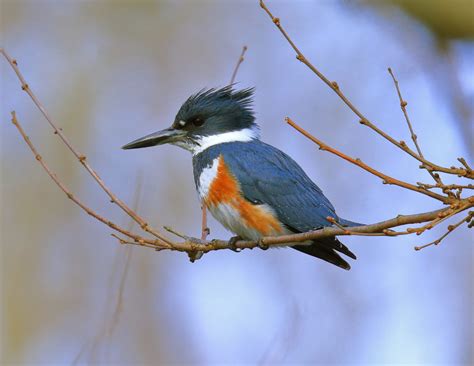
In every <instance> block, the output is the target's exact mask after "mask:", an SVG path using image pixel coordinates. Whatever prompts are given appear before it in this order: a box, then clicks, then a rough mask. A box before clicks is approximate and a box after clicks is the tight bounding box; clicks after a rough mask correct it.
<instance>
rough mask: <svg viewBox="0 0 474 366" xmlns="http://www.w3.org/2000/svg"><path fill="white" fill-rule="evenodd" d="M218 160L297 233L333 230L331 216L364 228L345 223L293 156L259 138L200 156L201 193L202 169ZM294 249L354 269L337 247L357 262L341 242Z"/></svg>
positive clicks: (248, 196)
mask: <svg viewBox="0 0 474 366" xmlns="http://www.w3.org/2000/svg"><path fill="white" fill-rule="evenodd" d="M219 156H222V157H223V158H224V161H225V162H226V165H227V166H228V168H229V170H230V171H231V172H232V173H233V174H234V175H235V177H236V179H237V181H238V182H239V183H240V187H241V189H242V193H243V196H244V197H245V198H246V199H247V200H249V201H250V202H252V203H253V204H255V205H261V204H267V205H269V206H270V207H271V208H273V209H274V210H275V212H276V214H277V216H278V219H279V220H280V221H281V222H282V223H283V224H284V225H285V227H286V228H288V229H289V230H290V231H292V232H294V233H302V232H306V231H310V230H315V229H320V228H323V227H325V226H330V224H329V222H328V220H327V217H328V216H329V217H333V218H334V219H336V220H337V221H338V222H340V223H341V224H342V225H345V226H353V225H359V224H357V223H352V222H350V221H347V220H344V219H340V218H339V217H338V216H337V214H336V211H335V209H334V207H333V205H332V204H331V202H329V200H328V199H327V198H326V197H325V196H324V194H323V192H322V191H321V189H320V188H319V187H318V186H317V185H316V184H315V183H314V182H313V181H312V180H311V179H310V178H309V177H308V176H307V175H306V173H305V172H304V171H303V169H301V167H300V166H299V165H298V164H297V163H296V162H295V161H294V160H293V159H292V158H290V157H289V156H288V155H287V154H285V153H284V152H282V151H280V150H278V149H277V148H275V147H273V146H271V145H268V144H265V143H264V142H262V141H260V140H254V141H251V142H228V143H222V144H218V145H213V146H211V147H209V148H208V149H206V150H204V151H203V152H202V153H200V154H197V155H195V156H194V157H193V172H194V182H195V184H196V188H197V189H199V187H198V186H199V177H200V175H201V172H202V170H203V169H204V168H206V167H208V166H209V163H210V162H212V161H214V159H216V158H218V157H219ZM293 248H295V249H298V250H300V251H302V252H305V253H307V254H311V255H313V256H317V257H319V258H321V259H324V260H326V261H329V262H331V263H333V264H336V265H338V266H340V267H342V268H345V269H349V268H350V266H349V264H348V263H347V262H345V261H344V260H343V259H342V258H341V257H339V256H338V255H337V254H336V253H334V252H333V251H332V249H334V250H337V251H339V252H341V253H343V254H345V255H348V256H349V257H351V258H353V259H356V256H355V255H354V254H353V253H352V252H351V251H350V250H349V249H348V248H347V247H346V246H345V245H343V244H342V243H341V242H340V241H339V240H338V239H337V238H327V239H324V240H321V241H317V242H314V243H313V245H312V246H308V245H295V246H293Z"/></svg>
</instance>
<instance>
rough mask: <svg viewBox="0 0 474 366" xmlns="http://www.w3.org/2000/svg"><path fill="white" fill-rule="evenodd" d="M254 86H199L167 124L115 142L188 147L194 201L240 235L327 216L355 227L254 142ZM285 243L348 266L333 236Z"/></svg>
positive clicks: (293, 166)
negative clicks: (170, 122)
mask: <svg viewBox="0 0 474 366" xmlns="http://www.w3.org/2000/svg"><path fill="white" fill-rule="evenodd" d="M253 92H254V89H253V88H248V89H243V90H234V89H233V87H232V86H226V87H224V88H221V89H208V90H201V91H199V92H198V93H197V94H194V95H192V96H191V97H189V98H188V99H187V100H186V101H185V102H184V104H183V105H182V106H181V108H180V109H179V111H178V114H177V115H176V118H175V120H174V123H173V125H172V126H171V127H170V128H167V129H164V130H161V131H158V132H155V133H152V134H150V135H147V136H145V137H142V138H139V139H137V140H135V141H132V142H130V143H129V144H127V145H125V146H123V147H122V148H123V149H138V148H142V147H150V146H155V145H162V144H166V143H169V144H173V145H176V146H179V147H181V148H183V149H186V150H188V151H190V152H191V153H192V154H193V170H194V182H195V184H196V189H197V192H198V195H199V198H200V200H201V202H203V204H205V205H206V207H207V208H208V209H209V211H210V212H211V213H212V215H213V216H214V217H215V218H216V220H217V221H219V222H220V223H221V224H222V225H223V226H225V227H226V228H227V229H228V230H230V231H232V232H233V233H235V234H236V235H237V236H238V237H240V238H242V239H246V240H258V239H259V238H261V237H263V236H277V235H284V234H291V233H301V232H306V231H310V230H315V229H319V228H323V227H325V226H331V224H330V223H329V222H328V221H327V217H328V216H331V217H333V218H334V219H335V220H337V221H338V222H339V223H340V224H341V225H344V226H356V225H361V224H357V223H353V222H351V221H348V220H344V219H341V218H339V217H338V216H337V215H336V212H335V209H334V207H333V205H332V204H331V203H330V202H329V200H328V199H327V198H326V197H325V196H324V194H323V192H322V191H321V189H320V188H319V187H318V186H317V185H316V184H315V183H313V181H311V179H310V178H309V177H308V176H307V175H306V173H305V172H304V171H303V169H301V167H300V166H299V165H298V164H297V163H296V162H295V161H294V160H293V159H292V158H290V157H289V156H288V155H286V154H285V153H283V152H282V151H280V150H278V149H277V148H275V147H273V146H271V145H268V144H266V143H264V142H262V141H260V136H259V127H258V125H257V124H256V122H255V117H254V113H253V110H252V96H253ZM286 245H289V246H291V247H292V248H294V249H296V250H299V251H300V252H303V253H306V254H309V255H311V256H314V257H318V258H320V259H323V260H325V261H327V262H329V263H332V264H334V265H336V266H338V267H341V268H344V269H347V270H348V269H350V265H349V264H348V263H347V262H346V261H345V260H344V259H342V258H341V257H340V256H339V255H338V254H337V253H336V251H337V252H340V253H342V254H345V255H347V256H349V257H351V258H353V259H356V256H355V255H354V254H353V253H352V252H351V251H350V250H349V249H348V248H347V247H346V246H345V245H344V244H342V243H341V242H340V241H339V240H338V239H337V238H336V237H331V238H325V239H321V240H315V241H308V242H304V243H294V245H292V244H286Z"/></svg>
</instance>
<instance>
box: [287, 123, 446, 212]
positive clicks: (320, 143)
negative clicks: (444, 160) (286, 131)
mask: <svg viewBox="0 0 474 366" xmlns="http://www.w3.org/2000/svg"><path fill="white" fill-rule="evenodd" d="M285 120H286V123H288V124H289V125H290V126H291V127H293V128H294V129H295V130H297V131H298V132H299V133H301V134H302V135H303V136H305V137H307V138H308V139H310V140H311V141H313V142H314V143H315V144H317V145H318V146H319V148H320V149H321V150H323V151H328V152H330V153H332V154H334V155H336V156H339V157H340V158H342V159H344V160H346V161H348V162H350V163H352V164H354V165H357V166H358V167H360V168H362V169H364V170H365V171H367V172H369V173H371V174H373V175H375V176H377V177H379V178H381V179H382V181H383V183H384V184H393V185H396V186H399V187H402V188H406V189H409V190H411V191H415V192H418V193H422V194H424V195H427V196H430V197H431V198H434V199H437V200H439V201H441V202H443V203H449V202H450V201H451V200H450V199H449V198H448V197H445V196H442V195H440V194H437V193H434V192H431V191H429V190H426V189H423V188H420V187H417V186H415V185H413V184H410V183H407V182H404V181H401V180H398V179H395V178H393V177H391V176H389V175H387V174H384V173H381V172H379V171H378V170H376V169H374V168H372V167H370V166H369V165H367V164H365V163H364V162H362V160H360V159H354V158H352V157H350V156H348V155H346V154H344V153H342V152H340V151H339V150H336V149H334V148H333V147H331V146H329V145H327V144H326V143H324V142H323V141H321V140H320V139H318V138H316V137H314V136H313V135H312V134H310V133H309V132H308V131H306V130H305V129H303V128H302V127H300V126H299V125H298V124H296V123H295V122H294V121H293V120H292V119H291V118H289V117H286V118H285Z"/></svg>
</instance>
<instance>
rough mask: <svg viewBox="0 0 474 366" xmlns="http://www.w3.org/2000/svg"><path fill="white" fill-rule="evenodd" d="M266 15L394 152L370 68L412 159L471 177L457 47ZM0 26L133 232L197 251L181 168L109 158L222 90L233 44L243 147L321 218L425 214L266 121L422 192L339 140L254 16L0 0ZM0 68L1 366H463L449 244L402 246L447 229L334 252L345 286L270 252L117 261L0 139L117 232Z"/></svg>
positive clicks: (409, 32) (407, 21) (298, 15)
mask: <svg viewBox="0 0 474 366" xmlns="http://www.w3.org/2000/svg"><path fill="white" fill-rule="evenodd" d="M268 6H269V7H270V8H271V9H272V11H273V12H274V14H275V15H276V16H279V17H280V18H281V21H282V24H283V25H284V27H286V29H287V30H288V32H289V33H290V35H291V36H292V37H293V40H294V41H295V42H296V43H297V44H298V45H299V46H300V48H301V50H302V51H303V52H304V53H305V55H306V56H307V57H308V58H309V59H311V60H312V61H313V63H314V64H315V65H316V66H317V67H318V68H320V70H321V71H323V72H324V73H325V74H326V75H327V76H328V77H329V78H330V79H331V80H336V81H337V82H338V84H339V85H340V87H341V88H342V90H343V91H344V92H345V93H346V95H347V96H348V97H349V98H350V99H351V100H352V101H353V102H354V103H355V104H356V105H357V106H358V107H359V108H360V110H361V111H363V113H365V114H366V115H367V116H368V117H369V118H371V119H372V120H374V121H376V123H377V124H378V126H380V127H381V128H382V129H384V130H385V131H387V132H388V133H390V134H391V135H392V136H394V137H396V138H397V139H404V140H406V141H409V133H408V131H407V128H406V125H405V121H404V119H403V115H402V113H401V111H400V108H399V102H398V98H397V96H396V93H395V89H394V87H393V83H392V80H391V78H390V77H389V75H388V73H387V67H388V66H390V67H392V68H393V70H394V71H395V73H396V75H397V77H398V79H399V81H400V84H401V88H402V92H403V94H404V97H405V99H406V100H407V101H408V109H409V113H410V116H411V119H412V121H413V123H414V127H415V129H416V131H417V134H418V136H419V141H420V145H421V147H422V149H423V151H424V153H425V155H426V156H427V157H428V158H429V159H430V160H432V161H435V162H438V163H439V164H441V165H447V166H450V165H453V164H455V163H456V158H457V157H459V156H465V157H466V158H468V160H471V159H472V119H471V118H470V116H472V113H471V112H472V96H473V95H474V73H473V57H474V56H473V55H474V47H473V44H472V42H470V41H456V42H451V41H449V42H448V48H446V47H444V48H442V47H440V41H439V38H438V37H436V35H434V34H433V33H432V32H430V31H429V30H428V29H427V28H425V27H424V26H423V25H422V24H420V23H418V22H417V21H416V20H415V19H413V18H409V17H408V16H406V15H405V14H404V13H403V12H402V11H401V10H399V9H398V8H396V7H388V8H384V9H380V8H377V7H374V6H372V5H369V4H367V3H363V2H357V3H352V2H344V1H313V2H309V1H294V2H289V1H288V2H276V1H270V2H269V3H268ZM1 10H2V17H1V22H2V24H1V44H2V46H3V47H5V49H6V50H7V51H8V52H9V53H10V54H11V55H12V56H14V57H15V58H16V59H18V62H19V66H20V67H21V70H22V72H23V73H24V76H25V77H26V79H27V81H28V83H29V85H30V87H31V88H32V89H33V91H34V92H35V93H36V94H37V95H38V97H39V98H40V99H41V101H42V102H43V104H44V105H45V106H46V108H47V109H48V111H49V112H50V114H51V115H52V116H53V118H54V119H55V120H56V121H57V123H58V124H59V125H60V126H61V127H62V128H63V129H64V131H65V133H66V134H67V135H68V136H69V137H70V139H71V140H73V142H74V144H75V145H76V146H77V147H78V149H79V150H80V151H82V152H84V153H86V155H87V157H88V159H89V162H90V163H91V165H92V166H93V167H94V168H95V169H96V170H97V171H98V172H99V173H100V175H101V176H102V178H103V179H104V180H105V181H106V182H107V184H108V185H109V186H110V187H111V188H112V189H113V191H114V192H115V193H117V194H118V195H119V196H120V197H121V198H122V199H124V200H125V201H126V202H128V203H129V204H130V205H132V204H133V203H134V202H135V203H136V204H137V205H138V207H139V208H138V211H139V212H140V214H142V215H143V216H144V217H146V218H147V219H148V220H149V221H150V222H151V223H153V225H154V226H155V227H160V226H162V225H170V226H172V227H174V228H176V229H177V230H179V231H181V232H186V233H188V234H189V235H199V230H200V211H199V202H198V200H197V197H196V193H195V190H194V183H193V178H192V169H191V158H190V155H189V154H188V153H187V152H185V151H183V150H180V149H178V148H176V147H172V146H164V147H160V148H155V149H145V150H137V151H123V150H120V146H122V145H123V144H124V143H126V142H129V141H130V140H132V139H134V138H137V137H140V136H142V135H144V134H147V133H150V132H152V131H155V130H158V129H161V128H164V127H167V126H168V125H170V124H171V122H172V121H173V119H174V115H175V114H176V112H177V110H178V108H179V106H180V105H181V103H182V102H183V101H184V100H185V99H186V98H187V97H188V96H189V95H190V94H191V93H194V92H196V91H197V90H199V89H201V88H203V87H214V86H223V85H225V84H226V83H227V82H228V80H229V79H230V75H231V73H232V70H233V67H234V65H235V62H236V60H237V57H238V55H239V53H240V50H241V47H242V46H243V45H244V44H245V45H247V46H248V47H249V50H248V52H247V55H246V59H245V62H244V63H243V64H242V66H241V69H240V71H239V74H238V78H237V79H238V81H239V84H238V86H239V87H240V86H241V87H247V86H256V96H255V110H256V115H257V121H258V123H259V124H260V125H261V128H262V135H263V139H264V140H265V141H266V142H268V143H270V144H272V145H275V146H276V147H278V148H280V149H282V150H283V151H285V152H287V153H288V154H290V155H291V156H292V157H293V158H294V159H295V160H296V161H297V162H299V163H300V164H301V165H302V167H303V168H304V169H305V171H306V172H307V173H308V174H309V176H310V177H311V178H312V179H314V181H315V182H317V184H318V185H319V186H320V187H321V188H322V189H323V191H324V192H325V194H326V195H327V196H328V198H329V199H330V200H331V201H332V202H333V204H334V206H335V207H336V208H337V210H338V213H339V214H340V215H341V216H343V217H346V218H349V219H352V220H356V221H363V222H368V223H369V222H376V221H380V220H382V219H386V218H390V217H394V216H396V215H397V214H409V213H416V212H423V211H429V210H433V209H436V208H439V204H438V203H437V202H435V201H433V200H431V199H428V198H426V197H423V196H421V195H417V194H415V193H412V192H408V191H405V190H402V189H399V188H397V187H392V186H386V185H383V184H381V182H380V181H379V180H378V179H377V178H375V177H373V176H370V175H369V174H368V173H366V172H364V171H362V170H360V169H358V168H356V167H354V166H351V165H349V164H348V163H346V162H344V161H342V160H340V159H338V158H336V157H334V156H331V155H329V154H327V153H324V152H321V151H319V150H318V149H317V147H316V146H315V145H314V144H313V143H311V142H310V141H309V140H307V139H304V138H303V137H302V136H300V135H299V134H297V133H296V132H295V131H293V130H292V129H291V128H290V127H289V126H287V125H285V123H284V117H285V116H290V117H291V118H293V119H294V120H295V121H296V122H298V123H299V124H301V125H302V126H303V127H304V128H306V129H307V130H309V131H310V132H312V133H313V134H314V135H316V136H318V137H319V138H321V139H322V140H323V141H325V142H327V143H328V144H330V145H332V146H334V147H336V148H338V149H340V150H341V151H343V152H345V153H348V154H350V155H352V156H354V157H359V158H361V159H362V160H363V161H365V162H367V163H368V164H370V165H372V166H374V167H375V168H377V169H379V170H381V171H384V172H387V173H389V174H391V175H392V176H394V177H397V178H400V179H404V180H408V181H410V182H417V181H425V182H429V178H430V177H429V176H428V175H427V174H426V172H424V171H421V170H420V169H418V164H417V163H416V162H415V161H414V160H413V159H410V158H409V157H408V156H406V155H404V154H403V153H402V152H400V151H399V150H397V149H396V148H395V147H393V146H391V145H389V144H388V143H387V142H385V141H383V140H382V139H381V138H380V137H379V136H377V135H375V134H374V133H373V132H372V131H370V130H368V129H367V128H365V127H363V126H361V125H360V124H359V123H358V119H357V118H356V116H354V115H353V114H352V113H351V112H350V110H348V108H347V107H346V106H345V105H343V103H342V102H341V101H340V100H339V99H338V98H337V96H336V95H335V94H334V93H333V92H331V90H330V89H329V88H327V86H325V85H324V84H322V83H321V82H320V80H319V79H317V78H316V76H315V75H313V74H312V73H311V72H310V71H309V70H308V69H307V68H305V67H304V65H302V64H301V63H299V62H298V61H296V60H295V57H294V53H293V52H292V50H291V49H290V47H289V45H288V44H287V43H286V41H285V40H284V39H283V37H282V36H281V35H280V34H279V33H278V31H277V30H276V29H275V27H274V25H273V24H272V22H271V21H270V19H269V18H268V17H267V16H266V14H265V13H264V12H263V11H262V10H261V9H260V7H259V6H258V4H257V2H255V1H241V2H237V1H221V2H217V1H197V0H196V1H183V2H173V1H169V2H155V1H136V2H134V1H114V2H112V1H95V2H92V1H77V2H72V1H43V0H41V1H39V0H38V1H33V0H30V1H12V0H10V1H8V0H7V1H2V3H1ZM445 46H446V44H445ZM0 70H1V97H0V99H1V108H2V109H1V114H0V116H1V120H0V122H1V123H0V131H1V144H2V146H1V159H0V161H1V180H0V181H1V208H2V210H1V214H2V220H1V224H2V226H1V247H2V265H1V272H2V277H3V281H2V284H3V285H2V291H1V295H2V301H1V302H2V306H3V314H4V316H3V327H2V328H3V335H2V341H3V357H4V362H5V363H6V364H48V365H49V364H71V363H74V362H76V363H79V364H80V363H84V364H104V363H111V364H202V365H209V364H262V365H275V364H362V365H367V364H388V363H390V364H401V363H410V364H443V365H450V364H469V363H472V361H473V354H472V343H473V339H472V325H473V318H472V314H473V313H472V310H473V309H472V300H473V297H472V295H473V291H472V289H473V287H472V285H473V284H472V275H473V252H472V234H471V233H469V232H468V230H467V229H466V228H462V229H460V230H457V231H455V232H453V233H452V234H451V235H450V236H449V237H448V238H447V239H446V240H445V241H444V242H443V243H442V245H440V246H438V247H431V248H428V249H426V250H423V251H421V252H415V251H414V250H413V246H414V245H419V244H423V243H427V242H429V241H432V240H434V239H436V238H437V237H439V236H440V235H442V233H443V232H444V230H445V228H446V225H447V224H448V223H446V225H441V227H439V228H437V229H435V230H432V232H427V233H426V234H424V235H423V236H421V237H416V236H408V237H397V238H378V237H375V238H367V237H347V238H344V240H343V241H344V242H345V243H346V244H347V245H348V246H349V247H350V248H351V249H352V250H353V251H354V252H355V253H356V254H357V255H358V260H357V261H356V262H353V263H352V270H351V271H350V272H346V271H342V270H340V269H338V268H336V267H333V266H330V265H327V264H325V263H323V262H321V261H317V260H315V259H314V258H311V257H309V256H305V255H302V254H301V253H298V252H296V251H292V250H285V249H279V250H270V251H260V250H253V251H243V252H241V253H239V254H236V253H234V252H230V251H229V252H227V251H220V252H216V253H210V254H207V255H205V256H204V257H203V259H202V260H200V261H198V262H196V263H194V264H191V263H190V262H189V261H188V259H187V257H186V255H184V254H180V253H172V252H160V253H155V252H153V251H151V250H148V249H145V248H138V247H135V248H129V249H127V248H126V247H124V246H119V245H118V244H117V242H116V241H115V240H114V239H113V238H112V237H110V235H109V234H110V230H109V229H108V228H107V227H104V226H103V225H101V224H100V223H98V222H95V221H93V220H92V219H91V218H90V217H89V216H87V215H85V214H84V213H83V212H81V211H80V210H79V209H78V208H77V207H75V206H74V205H73V204H72V203H71V202H70V201H69V200H67V198H66V197H65V196H64V195H63V194H62V193H61V192H60V191H59V190H58V189H57V187H56V186H55V185H54V184H52V182H51V181H50V180H49V178H48V177H47V175H46V174H45V173H44V172H43V171H42V170H41V168H40V167H39V165H38V164H37V163H36V162H35V160H34V159H33V157H32V155H31V153H30V152H29V150H28V149H27V147H26V145H25V144H24V143H23V141H22V140H21V138H20V136H19V135H18V133H17V131H16V130H15V128H14V127H13V126H12V125H11V123H9V119H10V117H9V111H10V110H12V109H15V110H16V111H17V114H18V118H19V119H20V121H21V123H22V124H23V126H24V128H25V129H26V131H27V132H28V134H29V135H30V137H31V138H32V140H33V142H34V143H35V144H36V146H37V148H38V149H39V151H40V152H41V154H43V155H44V158H45V159H46V160H47V162H48V163H49V165H50V166H51V167H52V168H53V169H54V170H55V171H56V172H57V174H58V175H59V176H60V177H61V179H62V180H63V181H64V182H65V183H67V185H68V186H70V187H71V189H72V190H73V191H74V192H75V193H76V194H77V195H78V196H79V197H80V198H81V199H82V200H83V201H85V202H86V203H87V204H88V205H90V206H92V207H94V208H95V209H96V210H97V211H98V212H100V213H102V214H104V215H106V216H108V217H110V218H111V219H113V220H114V221H116V222H118V223H121V224H123V225H127V223H128V220H127V218H126V217H125V216H124V215H123V214H122V213H121V212H120V211H119V210H118V209H117V208H116V207H113V206H112V205H111V204H110V203H109V202H108V200H107V197H106V196H105V194H104V193H103V192H102V191H100V190H99V189H98V187H97V185H95V184H94V182H93V181H92V180H91V179H90V177H89V176H87V174H86V173H85V172H84V170H83V169H81V166H80V165H79V164H77V162H76V161H75V160H74V159H73V157H72V156H71V155H70V154H69V153H68V151H67V150H66V149H65V147H64V146H63V145H61V143H60V142H59V141H58V139H57V137H55V136H54V135H53V134H52V133H51V130H50V128H49V127H48V126H47V124H46V121H44V119H43V118H42V116H41V115H40V113H39V111H38V109H36V108H35V107H34V105H33V103H32V102H31V101H30V100H29V99H28V97H27V96H26V94H24V93H23V92H22V91H21V89H20V87H19V83H18V80H17V79H16V78H15V75H14V73H13V71H12V70H11V69H10V68H9V66H8V65H7V64H6V62H4V60H1V62H0ZM460 105H461V106H464V107H465V106H467V108H468V109H467V111H468V112H469V113H468V114H463V112H462V111H465V109H462V108H460V107H459V106H460ZM466 131H467V132H466ZM449 179H450V178H448V179H447V181H449ZM137 187H139V189H138V188H137ZM137 191H139V192H138V194H139V196H140V198H139V199H138V200H137V199H134V196H136V195H137ZM210 227H211V231H212V235H211V237H215V238H228V237H230V233H228V232H226V231H225V230H224V229H223V228H222V227H221V226H220V225H219V224H218V223H217V222H215V221H214V220H212V219H211V220H210ZM128 259H129V264H128V265H127V264H126V263H127V260H128ZM124 271H127V273H126V276H124ZM122 277H124V278H125V280H124V287H123V290H122V291H120V290H119V288H120V282H121V278H122ZM119 293H120V294H122V299H121V300H120V303H118V300H117V296H118V294H119Z"/></svg>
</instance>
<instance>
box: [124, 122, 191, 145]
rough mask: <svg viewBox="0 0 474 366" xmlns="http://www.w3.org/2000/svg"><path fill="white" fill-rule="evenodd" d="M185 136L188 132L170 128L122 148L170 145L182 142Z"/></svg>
mask: <svg viewBox="0 0 474 366" xmlns="http://www.w3.org/2000/svg"><path fill="white" fill-rule="evenodd" d="M184 136H186V131H180V130H176V129H174V128H171V127H170V128H166V129H164V130H161V131H158V132H154V133H152V134H149V135H147V136H145V137H141V138H139V139H137V140H135V141H132V142H130V143H128V144H126V145H124V146H122V149H124V150H129V149H140V148H142V147H150V146H156V145H163V144H168V143H171V142H175V141H179V140H182V138H183V137H184Z"/></svg>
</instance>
